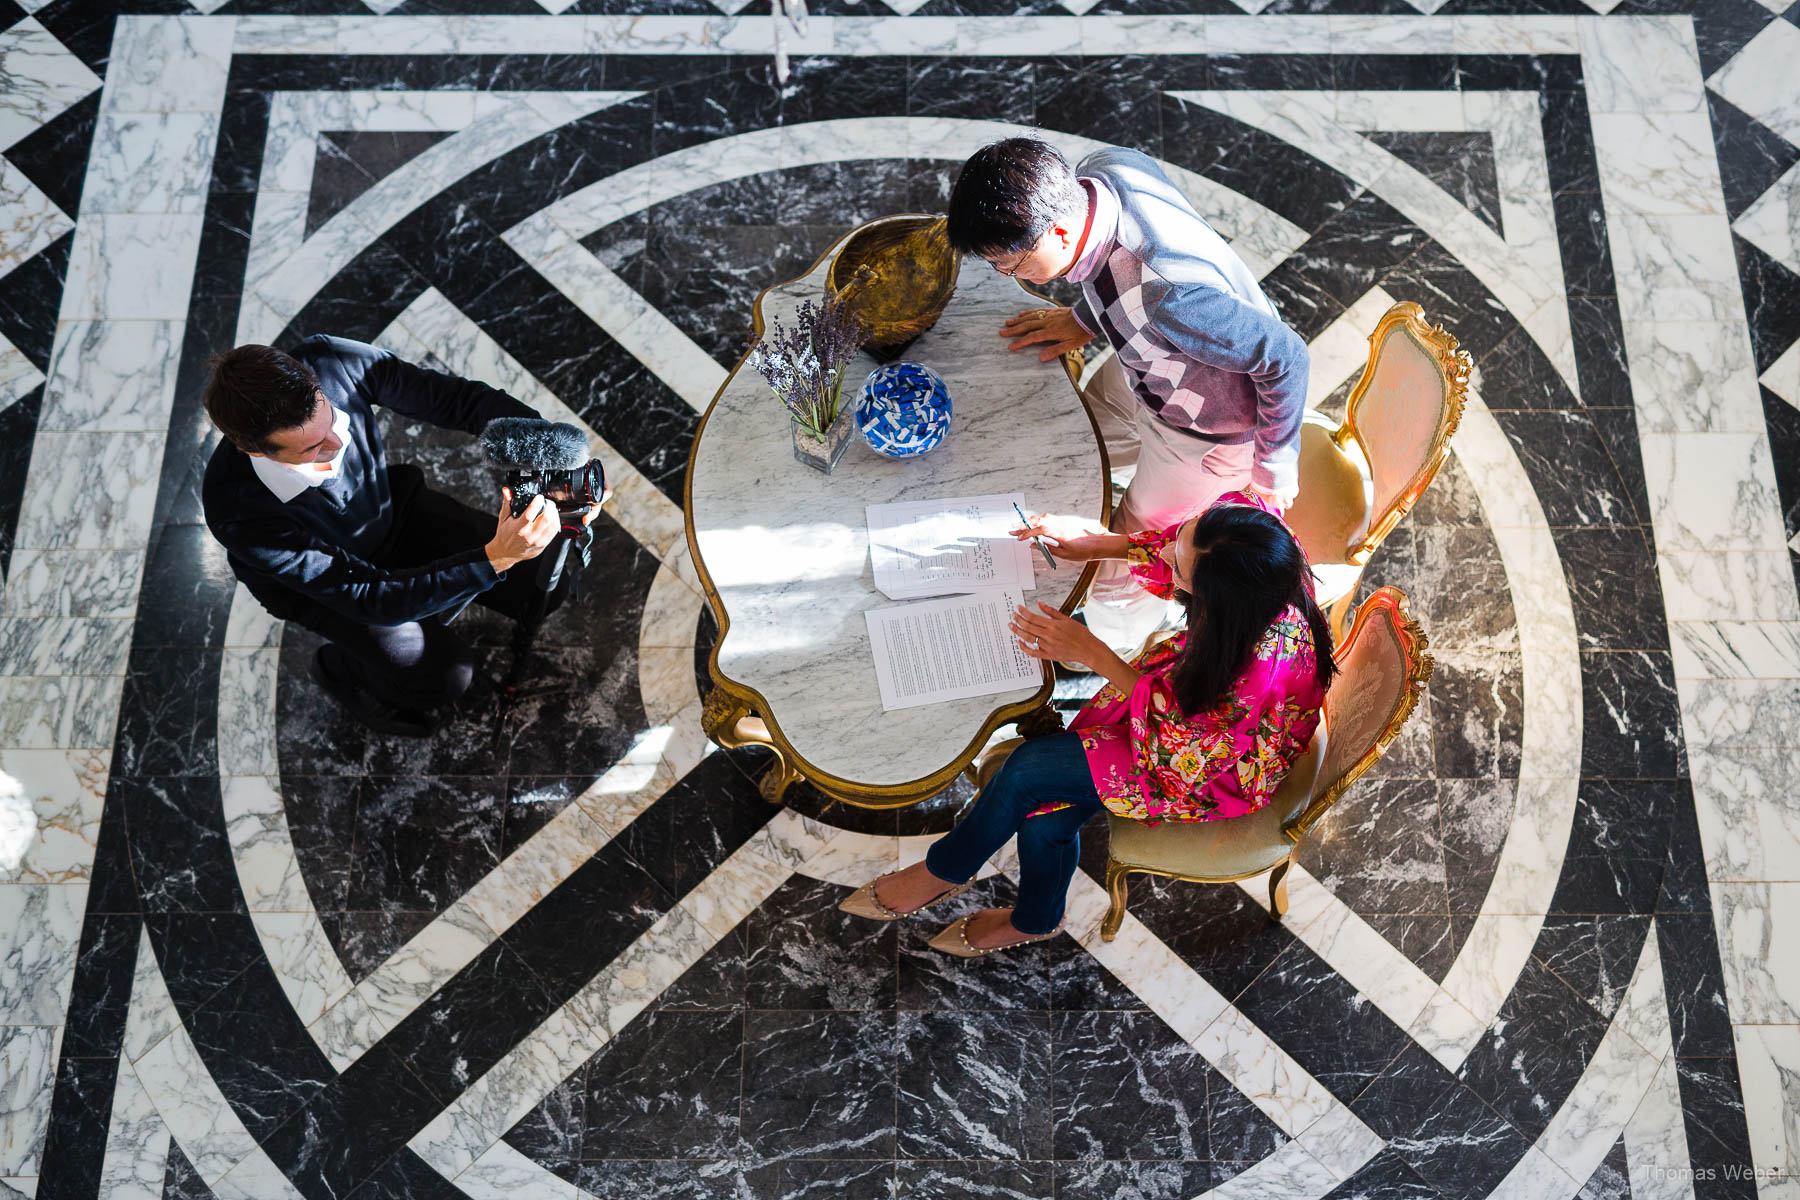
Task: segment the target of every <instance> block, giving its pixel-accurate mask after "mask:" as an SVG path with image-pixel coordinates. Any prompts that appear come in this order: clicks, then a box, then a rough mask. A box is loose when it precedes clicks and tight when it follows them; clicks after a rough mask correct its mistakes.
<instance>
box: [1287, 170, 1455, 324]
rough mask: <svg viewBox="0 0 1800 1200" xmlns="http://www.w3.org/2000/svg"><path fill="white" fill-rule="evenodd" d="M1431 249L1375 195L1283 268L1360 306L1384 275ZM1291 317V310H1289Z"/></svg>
mask: <svg viewBox="0 0 1800 1200" xmlns="http://www.w3.org/2000/svg"><path fill="white" fill-rule="evenodd" d="M1424 243H1425V235H1424V233H1423V232H1422V231H1421V230H1420V229H1419V227H1418V226H1416V225H1414V224H1413V223H1412V222H1411V221H1409V220H1407V219H1406V218H1405V217H1404V216H1402V215H1401V214H1400V213H1399V212H1398V211H1396V210H1395V209H1394V207H1393V206H1392V205H1390V204H1389V203H1388V202H1387V201H1385V200H1383V199H1381V197H1379V196H1377V195H1375V194H1374V193H1373V192H1363V193H1361V194H1360V195H1358V196H1357V197H1356V199H1354V200H1352V201H1351V202H1350V204H1349V206H1348V207H1346V208H1345V209H1344V210H1343V211H1341V212H1339V213H1337V214H1336V215H1334V216H1332V217H1331V218H1330V219H1328V220H1327V221H1326V222H1325V223H1324V224H1323V225H1321V226H1319V228H1318V229H1317V230H1316V231H1315V232H1314V233H1313V235H1312V236H1311V237H1310V238H1308V239H1307V240H1306V241H1305V242H1304V243H1303V244H1302V245H1301V246H1300V248H1299V249H1297V250H1295V251H1294V253H1293V254H1292V255H1291V256H1290V257H1289V258H1288V259H1287V260H1286V262H1285V263H1283V264H1282V265H1283V266H1284V267H1285V266H1289V265H1290V264H1291V266H1292V269H1293V270H1294V271H1295V272H1297V273H1298V274H1299V276H1300V277H1302V278H1304V279H1306V280H1308V281H1310V282H1311V283H1312V284H1313V285H1315V286H1316V287H1318V288H1321V289H1323V290H1324V291H1325V292H1327V293H1329V294H1330V295H1332V296H1334V297H1336V298H1337V299H1338V300H1339V301H1341V302H1342V303H1344V304H1354V303H1356V302H1357V301H1358V300H1360V299H1362V297H1363V294H1364V293H1365V292H1367V291H1368V290H1369V289H1370V288H1371V287H1373V286H1374V285H1375V281H1376V280H1378V279H1380V278H1381V276H1382V274H1383V273H1384V272H1385V271H1387V270H1388V269H1389V268H1390V267H1392V266H1394V265H1395V264H1396V263H1399V262H1401V261H1402V260H1404V259H1405V258H1406V257H1407V256H1408V255H1410V254H1412V253H1413V252H1414V251H1416V250H1417V249H1418V248H1419V247H1420V246H1422V245H1424ZM1283 314H1284V315H1286V310H1285V309H1284V310H1283Z"/></svg>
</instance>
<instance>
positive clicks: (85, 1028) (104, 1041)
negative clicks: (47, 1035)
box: [60, 912, 144, 1058]
mask: <svg viewBox="0 0 1800 1200" xmlns="http://www.w3.org/2000/svg"><path fill="white" fill-rule="evenodd" d="M143 927H144V925H143V921H142V920H140V919H139V918H137V917H135V916H127V915H124V914H114V915H107V914H100V913H94V912H89V913H87V914H86V915H85V916H84V917H83V918H82V922H81V943H80V946H79V948H78V949H77V950H76V952H75V975H74V978H73V980H72V981H71V983H70V985H69V1007H68V1017H67V1022H66V1023H65V1024H64V1025H63V1034H62V1050H61V1051H60V1053H61V1054H62V1055H63V1056H64V1057H69V1056H72V1055H73V1056H78V1057H82V1058H102V1057H106V1056H108V1055H116V1054H118V1052H119V1046H120V1044H121V1043H122V1041H123V1040H124V1037H125V1014H126V1011H127V1009H129V1007H130V1005H131V979H132V972H133V971H134V970H135V969H136V966H137V955H138V942H139V938H138V933H139V931H140V930H141V929H143Z"/></svg>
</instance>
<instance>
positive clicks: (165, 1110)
mask: <svg viewBox="0 0 1800 1200" xmlns="http://www.w3.org/2000/svg"><path fill="white" fill-rule="evenodd" d="M132 1069H133V1070H135V1071H136V1072H137V1077H138V1081H139V1082H140V1083H142V1084H143V1085H144V1090H145V1091H146V1092H148V1093H149V1094H150V1099H151V1100H152V1101H154V1102H155V1104H156V1110H157V1112H159V1113H161V1114H162V1119H163V1121H164V1122H165V1123H167V1125H168V1127H169V1133H170V1134H171V1135H172V1136H173V1137H174V1139H175V1141H176V1142H177V1143H178V1144H179V1145H180V1146H181V1150H182V1153H184V1154H186V1155H187V1158H188V1161H189V1162H190V1163H192V1164H193V1167H194V1170H195V1171H196V1172H197V1173H198V1174H199V1176H200V1178H201V1179H202V1180H205V1181H208V1182H210V1181H212V1180H215V1179H217V1178H219V1177H220V1176H221V1175H224V1174H225V1172H227V1171H229V1170H230V1169H231V1168H232V1167H233V1166H235V1165H237V1163H239V1162H240V1161H242V1160H243V1159H244V1158H245V1157H247V1156H248V1155H250V1154H251V1153H252V1152H253V1151H255V1149H256V1141H255V1140H254V1139H253V1138H252V1137H251V1136H250V1133H249V1131H248V1130H246V1129H245V1128H244V1123H243V1122H242V1121H240V1120H239V1119H238V1115H237V1113H235V1112H233V1111H232V1108H231V1105H230V1104H228V1103H226V1100H225V1097H224V1096H222V1095H221V1094H220V1093H219V1085H218V1084H217V1083H215V1082H214V1081H213V1077H212V1076H211V1075H210V1074H208V1073H207V1070H206V1064H205V1063H204V1062H203V1061H201V1058H200V1054H199V1052H198V1051H197V1050H195V1049H194V1043H193V1042H192V1041H191V1040H190V1039H189V1038H188V1035H187V1030H185V1029H183V1028H181V1026H180V1025H179V1024H177V1025H176V1027H175V1029H174V1030H173V1032H171V1033H170V1034H169V1036H168V1037H165V1038H163V1039H162V1040H161V1041H160V1042H158V1043H156V1045H155V1046H154V1047H152V1048H151V1049H150V1051H149V1052H148V1053H147V1054H145V1055H144V1056H143V1057H142V1058H140V1059H138V1060H137V1061H136V1062H135V1063H133V1064H132Z"/></svg>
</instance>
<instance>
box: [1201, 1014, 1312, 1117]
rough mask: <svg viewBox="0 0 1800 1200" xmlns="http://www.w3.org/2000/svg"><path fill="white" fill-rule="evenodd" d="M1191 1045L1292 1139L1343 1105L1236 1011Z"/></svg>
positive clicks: (1215, 1022)
mask: <svg viewBox="0 0 1800 1200" xmlns="http://www.w3.org/2000/svg"><path fill="white" fill-rule="evenodd" d="M1191 1044H1192V1045H1193V1047H1194V1049H1195V1050H1197V1051H1199V1052H1200V1054H1201V1056H1202V1057H1204V1058H1205V1059H1206V1061H1207V1062H1209V1063H1211V1064H1212V1065H1213V1067H1214V1068H1216V1069H1217V1070H1218V1072H1219V1073H1220V1074H1221V1075H1223V1076H1225V1078H1226V1079H1227V1080H1228V1081H1229V1082H1230V1083H1231V1085H1232V1086H1233V1087H1235V1088H1236V1089H1237V1090H1238V1091H1240V1092H1242V1093H1244V1096H1245V1097H1246V1098H1247V1099H1248V1100H1249V1101H1250V1102H1251V1103H1252V1104H1254V1105H1256V1107H1257V1108H1259V1109H1261V1110H1262V1112H1263V1115H1264V1116H1266V1117H1268V1118H1269V1119H1270V1120H1271V1121H1273V1122H1275V1124H1276V1126H1277V1127H1278V1128H1280V1130H1281V1131H1282V1132H1283V1133H1285V1134H1287V1135H1288V1136H1289V1137H1294V1136H1296V1135H1298V1134H1299V1133H1300V1132H1301V1131H1302V1130H1304V1129H1306V1128H1307V1127H1308V1126H1310V1125H1312V1123H1313V1122H1315V1121H1317V1120H1319V1119H1320V1118H1322V1117H1324V1116H1326V1115H1328V1114H1330V1113H1332V1112H1333V1110H1335V1109H1337V1108H1339V1107H1341V1106H1340V1105H1339V1104H1338V1102H1337V1100H1336V1099H1335V1098H1334V1097H1333V1096H1332V1094H1331V1093H1330V1092H1328V1091H1326V1090H1325V1087H1324V1085H1323V1084H1321V1083H1320V1082H1319V1081H1318V1080H1316V1079H1314V1078H1313V1077H1312V1076H1311V1075H1309V1074H1307V1073H1306V1069H1305V1068H1304V1067H1302V1066H1301V1065H1300V1064H1299V1063H1297V1062H1295V1061H1294V1060H1293V1059H1292V1058H1291V1057H1289V1056H1288V1053H1287V1052H1286V1051H1285V1050H1283V1049H1282V1048H1281V1047H1280V1046H1277V1045H1276V1044H1275V1043H1274V1042H1273V1041H1271V1040H1269V1036H1268V1035H1267V1034H1265V1033H1264V1032H1263V1031H1262V1030H1260V1029H1258V1028H1257V1027H1256V1026H1255V1025H1254V1024H1253V1023H1252V1022H1251V1021H1250V1019H1249V1018H1248V1017H1246V1016H1244V1014H1243V1013H1241V1012H1239V1011H1238V1010H1237V1009H1235V1008H1229V1007H1228V1008H1226V1010H1225V1011H1224V1012H1222V1013H1220V1014H1219V1017H1218V1019H1217V1020H1215V1021H1213V1022H1212V1023H1211V1024H1210V1025H1208V1026H1207V1027H1206V1029H1205V1031H1204V1032H1203V1033H1201V1035H1200V1036H1199V1037H1198V1038H1195V1039H1194V1040H1193V1042H1192V1043H1191Z"/></svg>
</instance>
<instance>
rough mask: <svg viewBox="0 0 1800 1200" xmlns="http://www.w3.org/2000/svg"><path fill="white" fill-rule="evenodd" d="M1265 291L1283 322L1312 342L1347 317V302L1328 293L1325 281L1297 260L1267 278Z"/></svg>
mask: <svg viewBox="0 0 1800 1200" xmlns="http://www.w3.org/2000/svg"><path fill="white" fill-rule="evenodd" d="M1262 288H1263V291H1264V292H1265V293H1267V294H1268V297H1269V299H1270V300H1272V301H1274V303H1275V311H1276V312H1277V313H1279V314H1280V316H1281V319H1282V320H1283V321H1286V322H1287V323H1288V324H1289V325H1291V326H1293V328H1294V331H1295V332H1296V333H1298V334H1299V335H1300V336H1301V337H1303V338H1305V339H1307V340H1308V341H1311V340H1312V339H1313V338H1316V337H1318V336H1319V335H1320V334H1321V333H1323V332H1325V329H1326V328H1327V327H1328V326H1329V325H1330V324H1331V323H1332V322H1333V321H1335V320H1337V319H1338V318H1339V317H1341V316H1343V315H1344V308H1345V305H1344V302H1343V301H1342V300H1339V299H1338V298H1337V297H1336V296H1334V295H1332V293H1331V292H1329V291H1327V290H1326V287H1325V283H1324V281H1322V280H1320V279H1319V278H1317V277H1316V276H1314V275H1312V274H1311V273H1309V272H1308V271H1307V270H1306V268H1305V264H1304V263H1301V262H1296V261H1295V260H1294V259H1293V258H1289V259H1287V260H1286V261H1285V262H1283V263H1282V264H1281V265H1280V266H1278V267H1276V268H1275V269H1274V270H1273V271H1270V272H1269V273H1268V274H1267V275H1265V276H1263V278H1262Z"/></svg>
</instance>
